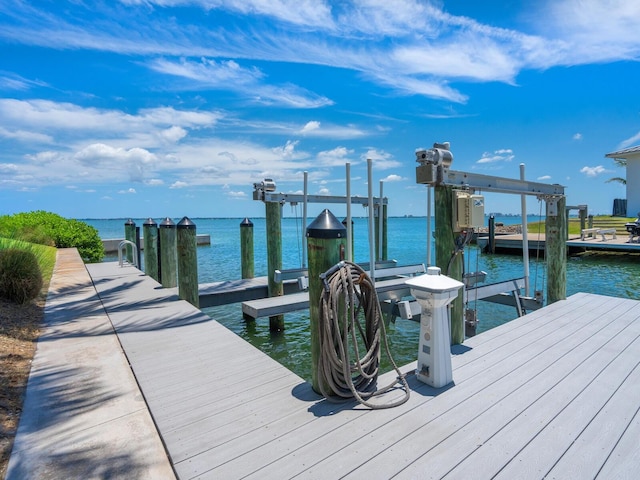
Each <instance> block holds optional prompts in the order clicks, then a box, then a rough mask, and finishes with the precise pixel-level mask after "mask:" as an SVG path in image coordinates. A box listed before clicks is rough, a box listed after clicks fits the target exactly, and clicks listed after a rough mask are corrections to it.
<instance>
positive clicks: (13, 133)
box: [0, 127, 53, 143]
mask: <svg viewBox="0 0 640 480" xmlns="http://www.w3.org/2000/svg"><path fill="white" fill-rule="evenodd" d="M0 138H5V139H8V140H17V141H19V142H24V143H53V137H51V135H45V134H42V133H37V132H29V131H26V130H20V129H18V130H10V129H8V128H4V127H0Z"/></svg>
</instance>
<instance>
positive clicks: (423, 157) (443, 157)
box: [416, 143, 564, 216]
mask: <svg viewBox="0 0 640 480" xmlns="http://www.w3.org/2000/svg"><path fill="white" fill-rule="evenodd" d="M452 160H453V155H452V154H451V152H450V151H449V149H448V145H446V144H439V143H436V144H434V146H433V148H430V149H429V150H418V151H416V161H417V162H418V163H419V165H418V166H417V167H416V183H420V184H424V185H449V186H452V187H462V188H468V189H471V190H483V191H485V192H496V193H512V194H520V195H535V196H537V197H538V198H540V199H542V200H545V201H546V202H547V204H548V206H549V212H548V213H549V215H550V216H555V215H557V214H558V209H557V201H558V199H559V198H560V197H563V196H564V186H562V185H558V184H548V183H539V182H529V181H527V180H517V179H512V178H504V177H494V176H492V175H482V174H479V173H470V172H457V171H455V170H450V169H449V167H450V166H451V162H452Z"/></svg>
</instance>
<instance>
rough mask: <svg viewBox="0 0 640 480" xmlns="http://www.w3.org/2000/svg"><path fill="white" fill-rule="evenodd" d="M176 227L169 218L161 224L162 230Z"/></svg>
mask: <svg viewBox="0 0 640 480" xmlns="http://www.w3.org/2000/svg"><path fill="white" fill-rule="evenodd" d="M175 226H176V224H175V223H173V220H171V219H170V218H169V217H167V218H165V219H164V220H163V221H162V222H160V227H161V228H174V227H175Z"/></svg>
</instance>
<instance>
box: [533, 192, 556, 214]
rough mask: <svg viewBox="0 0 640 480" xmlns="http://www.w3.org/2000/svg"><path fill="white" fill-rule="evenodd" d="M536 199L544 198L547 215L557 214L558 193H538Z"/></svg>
mask: <svg viewBox="0 0 640 480" xmlns="http://www.w3.org/2000/svg"><path fill="white" fill-rule="evenodd" d="M537 198H538V200H544V201H545V202H546V204H547V215H548V216H549V217H557V216H558V200H559V199H560V197H559V196H558V195H538V196H537Z"/></svg>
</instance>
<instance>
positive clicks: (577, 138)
mask: <svg viewBox="0 0 640 480" xmlns="http://www.w3.org/2000/svg"><path fill="white" fill-rule="evenodd" d="M572 138H573V139H574V140H582V134H581V133H575V134H574V135H573V137H572Z"/></svg>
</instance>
